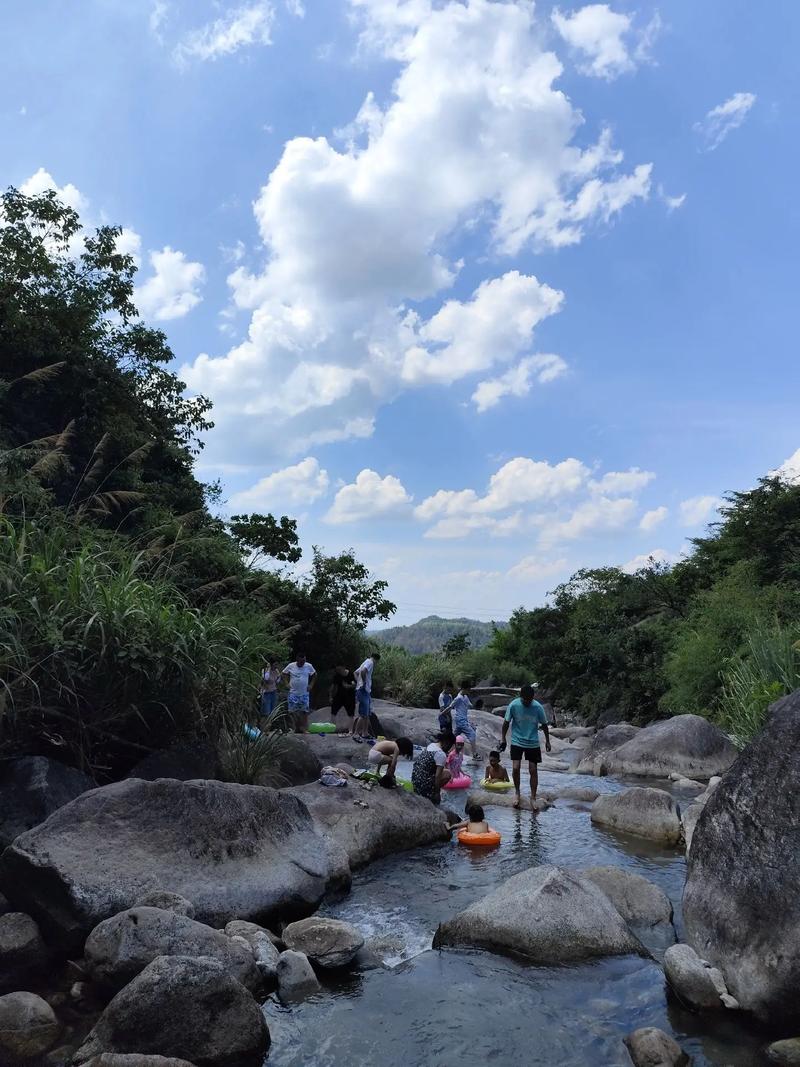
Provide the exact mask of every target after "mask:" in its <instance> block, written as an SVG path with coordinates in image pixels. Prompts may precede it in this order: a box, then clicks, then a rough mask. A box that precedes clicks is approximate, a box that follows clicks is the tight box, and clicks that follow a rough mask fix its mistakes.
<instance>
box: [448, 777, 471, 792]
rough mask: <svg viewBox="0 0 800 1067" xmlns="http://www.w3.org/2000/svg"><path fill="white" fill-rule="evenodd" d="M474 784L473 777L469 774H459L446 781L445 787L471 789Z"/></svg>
mask: <svg viewBox="0 0 800 1067" xmlns="http://www.w3.org/2000/svg"><path fill="white" fill-rule="evenodd" d="M471 785H472V779H471V778H470V776H469V775H468V774H459V776H458V777H457V778H451V779H450V781H449V782H446V783H445V785H444V787H443V788H445V789H469V787H470V786H471Z"/></svg>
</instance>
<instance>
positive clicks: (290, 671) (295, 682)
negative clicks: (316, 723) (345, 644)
mask: <svg viewBox="0 0 800 1067" xmlns="http://www.w3.org/2000/svg"><path fill="white" fill-rule="evenodd" d="M283 677H284V678H285V679H286V680H287V681H288V683H289V697H288V700H287V703H288V705H289V711H290V712H291V713H293V714H294V717H295V733H299V734H307V733H308V719H309V716H310V715H311V696H310V694H311V690H312V689H313V688H314V683H315V682H316V680H317V672H316V671H315V670H314V668H313V667H312V665H311V664H310V663H309V662H308V660H307V659H306V655H305V652H298V653H297V654H296V656H295V658H294V660H293V661H292V662H291V663H290V664H288V665H287V666H286V667H284V668H283Z"/></svg>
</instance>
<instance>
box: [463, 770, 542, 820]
mask: <svg viewBox="0 0 800 1067" xmlns="http://www.w3.org/2000/svg"><path fill="white" fill-rule="evenodd" d="M526 778H527V775H526ZM526 778H523V780H522V789H523V790H525V789H527V788H528V783H527V781H526ZM550 792H551V791H550V790H547V789H540V790H539V792H538V793H537V794H536V801H535V802H534V806H533V809H531V798H530V795H529V794H527V793H525V792H523V794H522V801H521V804H520V807H521V808H523V809H524V810H525V811H531V810H533V811H547V809H548V808H549V807H551V806H552V802H551V800H550ZM515 800H516V794H515V793H514V790H513V789H511V790H509V791H508V792H507V793H497V792H494V791H493V790H491V789H470V791H469V792H468V793H467V795H466V798H465V802H464V803H465V805H468V804H479V805H480V806H481V807H482V808H485V807H491V806H492V805H494V807H496V808H513V807H514V801H515ZM461 818H462V819H463V818H464V816H463V815H462V816H461Z"/></svg>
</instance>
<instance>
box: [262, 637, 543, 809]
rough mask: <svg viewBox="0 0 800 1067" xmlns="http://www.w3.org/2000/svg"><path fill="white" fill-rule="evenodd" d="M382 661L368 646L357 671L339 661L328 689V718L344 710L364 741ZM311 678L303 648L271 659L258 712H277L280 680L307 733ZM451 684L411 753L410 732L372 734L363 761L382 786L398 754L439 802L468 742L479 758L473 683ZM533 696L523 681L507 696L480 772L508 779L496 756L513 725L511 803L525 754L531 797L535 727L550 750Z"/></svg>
mask: <svg viewBox="0 0 800 1067" xmlns="http://www.w3.org/2000/svg"><path fill="white" fill-rule="evenodd" d="M379 660H380V653H379V652H372V653H370V655H369V656H367V658H366V659H365V660H364V662H363V663H362V664H361V665H360V666H359V667H357V668H356V669H355V670H354V671H352V670H350V669H349V668H347V667H337V668H336V670H335V671H334V676H333V682H332V685H331V691H330V701H331V720H332V721H333V722H334V723H335V722H336V716H337V715H338V714H339V712H340V711H344V712H345V713H346V714H347V715H348V716H349V717H350V719H351V724H350V729H349V731H348V732H349V735H350V736H351V737H353V738H354V740H356V741H363V740H364V739H366V738H368V737H369V736H370V715H371V711H372V675H373V672H374V670H375V663H376V662H377V661H379ZM316 681H317V672H316V671H315V669H314V667H313V665H312V664H311V663H309V662H308V660H307V658H306V656H305V653H304V652H302V651H298V652H297V653H296V654H295V658H294V660H292V662H291V663H289V664H287V666H286V667H284V668H283V670H280V669H279V668H278V666H277V664H276V663H275V662H274V661H270V662H268V663H267V664H266V666H265V668H264V671H263V673H262V678H261V715H262V717H264V718H266V719H269V718H271V717H272V715H273V714H274V713H275V709H276V705H277V699H278V687H279V685H281V684H285V685H286V686H287V687H288V693H287V706H288V709H289V713H290V714H291V715H293V716H294V719H295V730H296V731H297V732H298V733H308V726H309V721H310V717H311V692H312V691H313V689H314V686H315V684H316ZM454 690H455V687H454V686H453V683H452V682H450V681H446V682H444V683H443V685H442V691H441V693H440V694H439V733H438V734H437V736H436V739H435V740H434V741H432V742H431V743H430V744H429V745H428V746H427V748H425V749H424V750H423V751H422V752H421V753H420V754H419V755H417V756H416V758H414V745H413V743H412V741H411V740H410V739H409V738H407V737H398V738H397V739H396V740H394V741H390V740H385V739H378V740H375V741H374V743H373V744H372V747H371V749H370V751H369V754H368V757H367V762H368V763H369V764H370V765H371V766H372V767H374V768H375V771H376V774H377V776H378V780H379V782H380V784H382V785H384V786H387V787H389V786H392V785H394V781H395V772H396V768H397V761H398V759H399V758H400V757H401V756H402V757H404V758H406V759H412V758H413V759H414V763H413V769H412V773H411V781H412V784H413V786H414V792H415V793H417V794H418V795H420V796H423V797H427V798H428V799H429V800H432V801H433V802H434V803H435V804H438V803H439V802H440V800H441V791H442V788H443V787H444V786H445V785H447V783H448V782H451V781H453V780H454V779H457V778H459V777H460V776H461V774H462V766H463V762H464V749H465V747H466V746H467V745H469V746H470V752H471V756H472V760H471V762H472V763H478V762H479V760H480V753H479V752H478V735H477V730H476V728H475V725H474V723H472V722H471V721H470V718H469V713H470V711H472V709H473V704H472V701H471V700H470V683H469V682H468V681H462V682H461V683H460V685H459V686H458V689H457V691H455V692H454ZM535 697H536V693H535V689H534V687H533V686H532V685H523V686H522V688H521V690H520V695H519V696H518V697H517V698H516V699H515V700H512V701H511V702H510V703H509V705H508V707H507V708H506V712H505V715H504V718H503V730H502V735H501V740H500V745H499V747H498V748H497V749H494V750H493V751H491V752H490V753H489V759H488V763H487V764H486V768H485V771H484V779H485V780H487V781H496V782H499V781H505V782H507V781H508V772H507V771H506V769H505V768H504V767H503V765H502V762H501V758H500V757H501V753H502V752H505V750H506V748H507V746H508V734H509V731H510V733H511V746H510V750H509V755H510V757H511V775H512V780H513V783H514V789H515V792H516V799H515V801H514V806H515V807H519V806H520V804H521V776H522V763H523V761H525V762H526V763H527V764H528V776H529V780H530V795H531V805H533V801H534V800H535V799H536V793H537V790H538V787H539V772H538V765H539V764H540V763H541V762H542V750H541V744H540V742H539V729H540V727H541V729H542V730H543V732H544V736H545V748H546V750H547V751H548V752H550V750H551V745H550V732H549V729H548V722H547V714H546V712H545V710H544V708H543V707H542V705H541V704H540V703H539V701H538V700H536V699H535ZM382 769H383V771H384V773H383V775H381V770H382ZM473 821H475V820H473ZM477 821H480V820H477Z"/></svg>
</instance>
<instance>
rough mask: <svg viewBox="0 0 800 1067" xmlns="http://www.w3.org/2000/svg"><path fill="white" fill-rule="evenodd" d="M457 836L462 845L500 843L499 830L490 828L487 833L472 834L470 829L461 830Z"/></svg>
mask: <svg viewBox="0 0 800 1067" xmlns="http://www.w3.org/2000/svg"><path fill="white" fill-rule="evenodd" d="M456 837H457V838H458V840H459V841H460V842H461V844H462V845H470V846H473V845H499V844H500V834H499V832H498V831H497V830H489V832H488V833H485V834H471V833H470V832H469V830H459V831H458V833H457V834H456Z"/></svg>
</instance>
